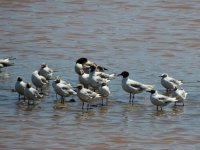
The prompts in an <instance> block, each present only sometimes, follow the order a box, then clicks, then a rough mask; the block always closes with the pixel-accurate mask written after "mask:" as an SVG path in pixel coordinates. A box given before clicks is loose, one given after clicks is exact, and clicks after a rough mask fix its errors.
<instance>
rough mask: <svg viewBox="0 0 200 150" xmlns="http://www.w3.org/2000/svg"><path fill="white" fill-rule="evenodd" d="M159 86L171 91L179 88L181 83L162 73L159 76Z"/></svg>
mask: <svg viewBox="0 0 200 150" xmlns="http://www.w3.org/2000/svg"><path fill="white" fill-rule="evenodd" d="M159 77H161V85H162V86H163V87H164V88H166V89H167V91H168V90H173V89H174V88H175V87H179V86H180V85H182V84H183V83H182V82H181V81H180V80H177V79H174V78H172V77H170V76H168V74H166V73H164V74H162V75H161V76H159Z"/></svg>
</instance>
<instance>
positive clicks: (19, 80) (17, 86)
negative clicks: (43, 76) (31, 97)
mask: <svg viewBox="0 0 200 150" xmlns="http://www.w3.org/2000/svg"><path fill="white" fill-rule="evenodd" d="M26 85H27V83H25V82H24V81H23V78H22V77H18V78H17V82H16V83H15V91H17V93H18V94H19V101H20V96H21V95H23V96H24V89H25V88H26ZM24 101H25V96H24Z"/></svg>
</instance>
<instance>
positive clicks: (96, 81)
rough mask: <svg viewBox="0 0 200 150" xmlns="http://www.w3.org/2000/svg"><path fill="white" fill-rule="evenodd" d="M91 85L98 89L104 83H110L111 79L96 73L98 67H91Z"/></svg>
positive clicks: (89, 78) (89, 79)
mask: <svg viewBox="0 0 200 150" xmlns="http://www.w3.org/2000/svg"><path fill="white" fill-rule="evenodd" d="M88 81H89V85H90V86H91V87H92V88H93V89H94V90H96V89H98V88H99V87H100V86H101V84H102V83H108V82H109V81H110V80H108V79H105V78H101V77H100V76H98V75H96V67H95V66H91V67H90V73H89V77H88Z"/></svg>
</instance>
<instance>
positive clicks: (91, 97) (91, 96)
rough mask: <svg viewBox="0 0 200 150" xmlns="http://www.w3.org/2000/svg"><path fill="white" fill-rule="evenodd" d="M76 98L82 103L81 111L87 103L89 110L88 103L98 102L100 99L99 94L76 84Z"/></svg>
mask: <svg viewBox="0 0 200 150" xmlns="http://www.w3.org/2000/svg"><path fill="white" fill-rule="evenodd" d="M76 88H77V89H78V91H77V96H78V97H79V99H80V100H81V101H82V102H83V103H82V109H84V103H87V109H88V108H89V105H90V103H92V102H95V101H97V100H99V99H100V98H102V97H101V95H100V94H98V93H96V92H93V91H91V90H90V89H86V88H84V86H83V85H82V84H78V85H77V87H76Z"/></svg>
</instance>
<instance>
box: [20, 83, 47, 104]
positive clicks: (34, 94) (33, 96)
mask: <svg viewBox="0 0 200 150" xmlns="http://www.w3.org/2000/svg"><path fill="white" fill-rule="evenodd" d="M24 96H25V97H26V98H27V99H28V105H29V104H30V100H32V101H33V104H34V102H35V100H39V99H40V98H42V97H43V96H42V95H40V94H39V92H38V91H37V90H36V89H35V88H33V87H32V85H31V83H27V84H26V88H25V89H24Z"/></svg>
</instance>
